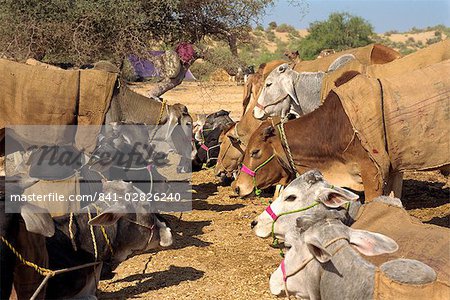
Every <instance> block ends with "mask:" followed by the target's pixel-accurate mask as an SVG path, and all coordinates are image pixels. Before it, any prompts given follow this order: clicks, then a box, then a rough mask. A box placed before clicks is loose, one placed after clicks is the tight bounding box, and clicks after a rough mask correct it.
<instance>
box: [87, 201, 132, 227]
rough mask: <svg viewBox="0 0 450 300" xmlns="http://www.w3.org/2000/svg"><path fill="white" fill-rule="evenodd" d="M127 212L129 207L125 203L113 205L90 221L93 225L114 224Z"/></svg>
mask: <svg viewBox="0 0 450 300" xmlns="http://www.w3.org/2000/svg"><path fill="white" fill-rule="evenodd" d="M126 214H127V208H126V207H125V206H124V205H113V206H111V207H108V208H107V209H106V210H105V211H104V212H102V213H101V214H99V215H98V216H96V217H95V218H92V219H91V220H90V221H89V222H88V223H89V225H93V226H101V225H103V226H109V225H114V224H115V223H116V222H117V221H118V220H119V219H120V218H121V217H123V216H125V215H126Z"/></svg>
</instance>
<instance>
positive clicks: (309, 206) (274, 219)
mask: <svg viewBox="0 0 450 300" xmlns="http://www.w3.org/2000/svg"><path fill="white" fill-rule="evenodd" d="M319 203H320V202H318V201H314V202H313V203H312V204H311V205H308V206H305V207H302V208H299V209H295V210H291V211H287V212H284V213H281V214H279V215H277V214H275V213H274V212H273V210H272V208H271V207H270V205H269V206H268V207H267V208H266V212H267V213H268V214H269V216H270V217H271V218H272V220H273V221H272V232H271V234H272V245H273V246H274V247H278V246H279V245H280V243H279V240H278V239H277V238H276V237H275V222H276V221H277V220H278V218H280V217H282V216H286V215H290V214H295V213H298V212H302V211H306V210H308V209H310V208H313V207H314V206H317V205H319ZM280 256H281V257H284V253H283V249H281V248H280Z"/></svg>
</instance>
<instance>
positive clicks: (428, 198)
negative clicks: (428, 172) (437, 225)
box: [402, 179, 450, 209]
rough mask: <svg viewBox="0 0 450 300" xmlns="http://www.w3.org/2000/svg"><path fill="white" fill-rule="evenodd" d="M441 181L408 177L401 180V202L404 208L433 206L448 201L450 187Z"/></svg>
mask: <svg viewBox="0 0 450 300" xmlns="http://www.w3.org/2000/svg"><path fill="white" fill-rule="evenodd" d="M444 185H445V184H444V183H442V182H429V181H419V180H414V179H408V180H405V181H404V182H403V193H402V203H403V206H404V207H405V208H406V209H416V208H434V207H438V206H441V205H444V204H447V203H449V199H450V189H449V188H448V187H446V188H444Z"/></svg>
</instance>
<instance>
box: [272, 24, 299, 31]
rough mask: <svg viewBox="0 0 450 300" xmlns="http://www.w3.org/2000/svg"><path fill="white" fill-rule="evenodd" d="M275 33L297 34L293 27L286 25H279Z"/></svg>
mask: <svg viewBox="0 0 450 300" xmlns="http://www.w3.org/2000/svg"><path fill="white" fill-rule="evenodd" d="M275 31H276V32H297V30H296V29H295V28H294V26H291V25H288V24H284V23H283V24H281V25H279V26H278V27H277V28H276V29H275Z"/></svg>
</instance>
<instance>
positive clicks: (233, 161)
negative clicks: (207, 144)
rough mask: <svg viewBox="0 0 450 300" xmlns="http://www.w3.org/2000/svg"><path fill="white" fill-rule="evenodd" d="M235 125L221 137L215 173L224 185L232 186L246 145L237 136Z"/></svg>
mask: <svg viewBox="0 0 450 300" xmlns="http://www.w3.org/2000/svg"><path fill="white" fill-rule="evenodd" d="M235 126H236V124H235V125H233V126H232V127H230V129H228V131H226V132H223V133H222V134H221V135H220V137H219V143H220V150H219V155H218V158H217V164H216V168H215V169H214V173H215V174H216V176H217V177H218V178H219V179H220V181H221V182H222V183H224V184H230V183H231V182H232V181H233V180H234V177H235V174H236V172H237V170H238V169H239V164H240V163H241V161H242V158H243V156H244V151H245V145H244V144H243V143H242V141H241V140H240V139H239V137H238V136H236V132H235Z"/></svg>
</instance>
